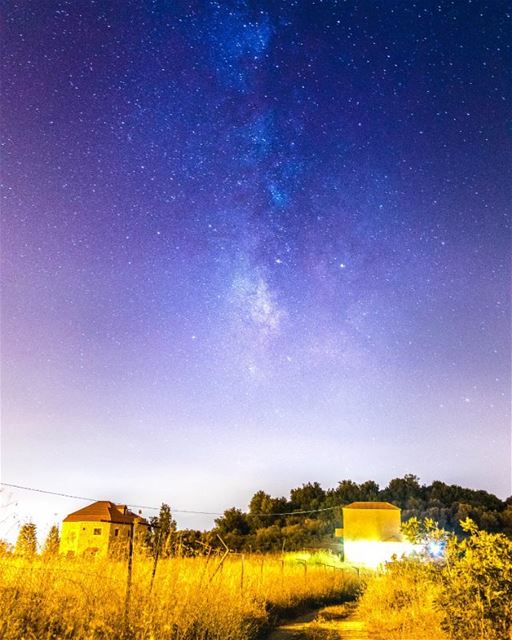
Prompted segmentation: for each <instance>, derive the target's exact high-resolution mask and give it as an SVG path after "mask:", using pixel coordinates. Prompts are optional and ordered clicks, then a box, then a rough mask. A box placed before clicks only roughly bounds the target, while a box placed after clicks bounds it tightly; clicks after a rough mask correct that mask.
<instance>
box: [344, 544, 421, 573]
mask: <svg viewBox="0 0 512 640" xmlns="http://www.w3.org/2000/svg"><path fill="white" fill-rule="evenodd" d="M420 549H421V545H414V544H411V543H410V542H379V541H376V540H349V541H346V542H345V544H344V560H345V562H349V563H352V564H359V565H364V566H365V567H378V566H379V565H381V564H383V563H384V562H389V561H390V560H391V559H392V558H393V556H396V558H401V557H402V556H404V555H405V556H407V555H409V554H411V553H412V552H413V551H419V550H420Z"/></svg>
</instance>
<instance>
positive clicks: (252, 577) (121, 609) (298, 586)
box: [0, 555, 358, 640]
mask: <svg viewBox="0 0 512 640" xmlns="http://www.w3.org/2000/svg"><path fill="white" fill-rule="evenodd" d="M152 569H153V563H152V560H151V559H149V558H145V557H142V556H141V557H137V556H136V557H135V558H134V562H133V573H132V583H131V590H130V601H129V606H128V607H127V606H126V593H127V564H126V562H114V561H108V560H105V561H102V560H98V559H94V560H78V559H66V558H63V557H50V558H42V557H36V558H34V559H33V560H28V559H23V558H19V557H15V556H12V557H5V558H2V559H0V611H1V612H2V613H1V616H0V637H1V638H3V639H4V640H29V639H30V640H36V639H37V640H50V639H80V640H93V639H94V640H99V639H105V640H106V639H108V640H114V639H117V638H123V639H124V638H133V639H135V638H137V639H147V640H159V639H164V638H165V639H166V640H171V639H172V640H207V639H208V640H215V639H217V640H249V639H252V638H256V637H258V636H261V634H262V633H263V632H264V630H266V629H268V628H269V627H270V626H271V624H272V621H273V619H274V618H275V615H276V612H281V613H283V612H285V611H290V610H292V609H294V608H299V607H301V606H304V607H307V606H311V605H312V604H314V603H322V602H330V601H338V602H339V601H343V600H349V599H352V598H354V596H355V595H356V593H357V590H358V579H357V575H355V573H354V572H351V571H348V570H343V569H340V568H334V567H330V566H327V564H326V563H323V562H317V563H314V562H313V563H311V564H305V563H304V562H302V563H300V562H297V561H294V560H293V559H290V558H288V559H286V558H282V557H281V556H269V555H265V556H263V555H251V556H245V557H243V556H240V555H234V556H229V557H227V558H226V560H225V562H224V563H222V564H221V558H220V557H219V556H211V557H210V558H207V557H198V558H171V559H167V560H162V561H160V562H159V563H158V566H157V571H156V576H155V579H154V582H153V584H152V580H151V575H152Z"/></svg>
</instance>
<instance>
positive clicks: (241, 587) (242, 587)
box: [240, 553, 244, 593]
mask: <svg viewBox="0 0 512 640" xmlns="http://www.w3.org/2000/svg"><path fill="white" fill-rule="evenodd" d="M240 591H241V592H242V593H243V591H244V554H243V553H242V568H241V572H240Z"/></svg>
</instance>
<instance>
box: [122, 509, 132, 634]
mask: <svg viewBox="0 0 512 640" xmlns="http://www.w3.org/2000/svg"><path fill="white" fill-rule="evenodd" d="M133 527H134V525H133V522H131V523H130V538H129V542H128V545H129V546H128V568H127V572H126V597H125V601H124V635H125V638H127V637H128V636H129V630H130V622H129V614H130V598H131V595H132V568H133Z"/></svg>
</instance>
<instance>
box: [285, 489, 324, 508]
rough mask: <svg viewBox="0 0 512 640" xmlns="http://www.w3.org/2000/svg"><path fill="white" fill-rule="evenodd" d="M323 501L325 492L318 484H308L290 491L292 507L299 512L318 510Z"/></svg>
mask: <svg viewBox="0 0 512 640" xmlns="http://www.w3.org/2000/svg"><path fill="white" fill-rule="evenodd" d="M324 500H325V491H324V490H323V489H322V487H321V486H320V484H319V483H318V482H308V483H307V484H303V485H302V487H298V488H296V489H292V490H291V491H290V501H291V503H292V507H293V509H297V510H300V511H308V510H310V509H311V510H314V509H319V508H321V507H322V504H323V502H324Z"/></svg>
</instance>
